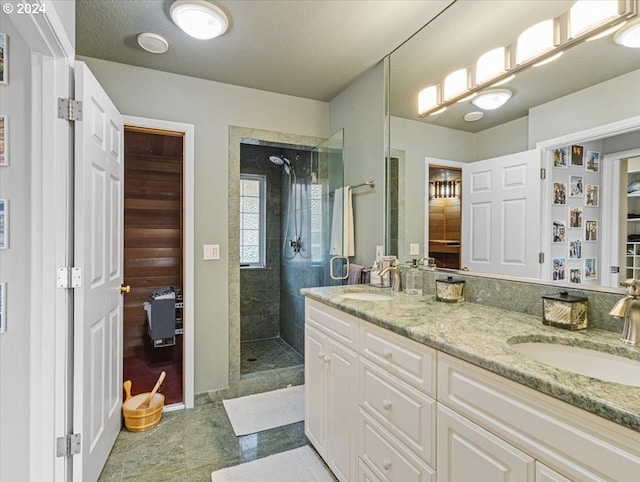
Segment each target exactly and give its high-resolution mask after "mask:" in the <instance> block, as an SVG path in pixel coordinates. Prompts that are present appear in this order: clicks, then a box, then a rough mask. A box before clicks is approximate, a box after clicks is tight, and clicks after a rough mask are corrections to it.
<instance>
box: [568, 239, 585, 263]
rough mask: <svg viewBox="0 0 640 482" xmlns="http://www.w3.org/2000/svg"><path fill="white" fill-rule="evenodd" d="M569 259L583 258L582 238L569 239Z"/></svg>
mask: <svg viewBox="0 0 640 482" xmlns="http://www.w3.org/2000/svg"><path fill="white" fill-rule="evenodd" d="M569 259H582V240H581V239H572V240H571V241H569Z"/></svg>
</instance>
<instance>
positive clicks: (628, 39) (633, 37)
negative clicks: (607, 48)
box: [613, 18, 640, 49]
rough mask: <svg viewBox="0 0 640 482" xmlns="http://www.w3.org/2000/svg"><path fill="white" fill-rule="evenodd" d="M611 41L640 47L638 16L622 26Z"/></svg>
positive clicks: (631, 46)
mask: <svg viewBox="0 0 640 482" xmlns="http://www.w3.org/2000/svg"><path fill="white" fill-rule="evenodd" d="M613 41H614V42H615V43H617V44H618V45H622V46H624V47H630V48H635V49H637V48H640V18H637V19H635V20H633V21H631V22H629V23H628V24H627V25H625V26H624V27H622V29H620V30H619V31H618V32H617V33H616V34H615V36H614V37H613Z"/></svg>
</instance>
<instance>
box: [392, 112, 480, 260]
mask: <svg viewBox="0 0 640 482" xmlns="http://www.w3.org/2000/svg"><path fill="white" fill-rule="evenodd" d="M391 149H395V150H399V151H402V152H403V153H404V159H405V160H404V162H405V166H404V174H405V175H404V179H403V180H401V182H403V181H404V190H403V192H404V196H405V199H404V204H405V206H406V211H405V212H406V216H407V217H406V218H405V219H404V228H405V229H404V231H403V232H400V233H399V236H398V239H399V240H400V242H402V243H404V246H403V247H399V248H400V249H399V251H400V252H401V253H408V252H409V243H420V252H421V253H426V252H427V248H426V247H425V246H424V219H425V200H424V183H425V179H426V178H425V158H426V157H432V158H437V159H445V160H449V161H459V162H470V161H472V160H474V135H473V134H471V133H469V132H463V131H458V130H455V129H449V128H447V127H440V126H434V125H431V124H425V123H424V122H419V121H413V120H408V119H402V118H400V117H392V118H391ZM402 261H407V260H406V259H403V260H402Z"/></svg>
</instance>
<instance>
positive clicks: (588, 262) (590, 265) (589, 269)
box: [584, 258, 598, 279]
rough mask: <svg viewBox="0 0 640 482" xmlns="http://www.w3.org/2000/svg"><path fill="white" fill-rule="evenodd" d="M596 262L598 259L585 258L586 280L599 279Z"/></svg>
mask: <svg viewBox="0 0 640 482" xmlns="http://www.w3.org/2000/svg"><path fill="white" fill-rule="evenodd" d="M596 261H597V260H596V258H585V260H584V279H595V278H597V277H598V271H597V267H596Z"/></svg>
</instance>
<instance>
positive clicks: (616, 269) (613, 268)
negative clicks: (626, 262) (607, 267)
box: [611, 266, 620, 274]
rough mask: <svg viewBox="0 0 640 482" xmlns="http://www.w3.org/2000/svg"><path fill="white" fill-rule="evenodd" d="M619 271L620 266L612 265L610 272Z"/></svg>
mask: <svg viewBox="0 0 640 482" xmlns="http://www.w3.org/2000/svg"><path fill="white" fill-rule="evenodd" d="M619 272H620V266H612V267H611V273H613V274H616V273H619Z"/></svg>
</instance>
